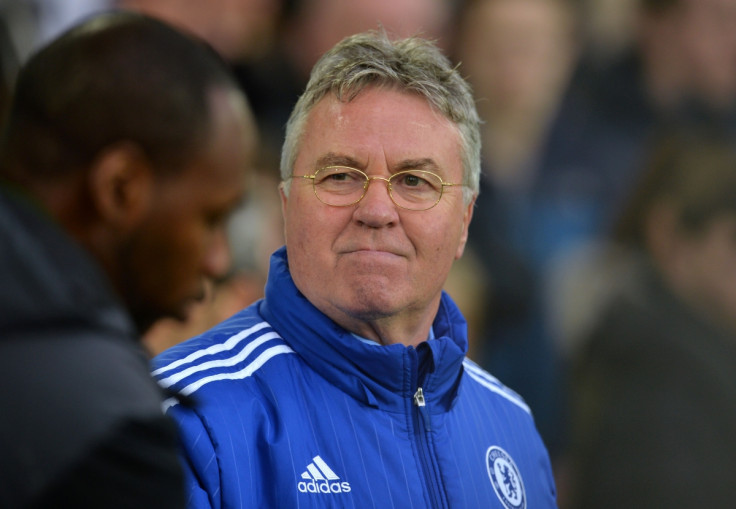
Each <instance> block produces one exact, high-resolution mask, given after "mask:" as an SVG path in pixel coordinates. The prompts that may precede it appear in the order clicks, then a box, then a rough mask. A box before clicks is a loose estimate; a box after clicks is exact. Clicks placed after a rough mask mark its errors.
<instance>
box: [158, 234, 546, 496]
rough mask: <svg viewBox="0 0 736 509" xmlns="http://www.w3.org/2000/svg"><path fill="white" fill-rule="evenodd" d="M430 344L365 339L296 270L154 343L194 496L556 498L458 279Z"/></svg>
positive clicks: (274, 267)
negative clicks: (464, 307)
mask: <svg viewBox="0 0 736 509" xmlns="http://www.w3.org/2000/svg"><path fill="white" fill-rule="evenodd" d="M433 329H434V334H435V338H434V339H431V340H429V341H426V342H424V343H422V344H421V345H420V346H419V347H418V348H413V347H407V346H404V345H400V344H397V345H390V346H381V345H378V344H367V343H365V342H363V341H360V340H358V339H356V338H355V337H354V336H353V335H352V334H350V333H349V332H348V331H346V330H344V329H342V328H341V327H339V326H338V325H337V324H335V323H334V322H332V321H331V320H330V319H329V318H327V317H326V316H325V315H323V314H322V313H321V312H319V311H318V310H317V309H316V308H314V307H313V306H312V305H311V304H310V303H309V302H308V301H307V300H306V299H305V298H304V296H302V295H301V294H300V293H299V291H298V290H297V289H296V287H295V286H294V284H293V282H292V279H291V276H290V274H289V271H288V267H287V263H286V252H285V250H284V249H283V248H282V249H281V250H279V251H277V252H276V253H275V254H274V256H273V257H272V260H271V269H270V273H269V280H268V283H267V285H266V294H265V299H264V300H261V301H259V302H257V303H255V304H253V305H252V306H250V307H248V308H246V309H245V310H243V311H241V312H240V313H238V314H236V315H235V316H233V317H232V318H230V319H229V320H227V321H225V322H223V323H221V324H220V325H218V326H216V327H215V328H213V329H211V330H210V331H208V332H206V333H204V334H202V335H201V336H198V337H196V338H193V339H191V340H189V341H186V342H184V343H182V344H180V345H177V346H175V347H174V348H172V349H170V350H168V351H166V352H164V353H162V354H161V355H159V356H158V357H157V358H156V359H154V376H156V377H157V379H158V381H159V383H160V384H161V385H162V386H164V387H166V388H168V389H171V390H173V391H175V392H177V393H180V394H182V395H184V396H188V397H189V398H190V399H191V400H192V401H193V405H187V406H185V405H183V404H182V403H179V400H174V399H172V400H169V401H168V402H167V403H166V404H165V406H166V407H167V412H168V413H169V414H170V415H171V416H172V417H173V418H174V419H175V420H176V421H177V422H178V425H179V427H180V431H181V436H182V442H183V449H184V453H183V454H184V462H185V469H186V471H187V473H188V496H189V504H190V506H191V507H214V508H226V507H227V508H229V507H246V508H259V509H260V508H279V507H288V508H292V507H293V508H296V507H299V508H333V507H335V508H337V507H340V508H380V509H384V508H397V509H407V508H417V509H419V508H445V507H452V508H481V507H482V508H499V509H522V508H530V509H546V508H551V507H556V504H555V487H554V482H553V479H552V471H551V467H550V462H549V458H548V455H547V451H546V449H545V447H544V445H543V444H542V441H541V439H540V437H539V435H538V433H537V431H536V429H535V426H534V422H533V419H532V416H531V415H530V412H529V408H528V407H527V406H526V404H525V403H524V402H523V401H522V399H521V398H520V397H519V396H518V395H516V394H515V393H513V392H512V391H510V390H509V389H507V388H505V387H504V386H503V385H502V384H500V383H499V382H498V381H497V380H496V379H495V378H493V377H492V376H490V375H489V374H488V373H486V372H485V371H483V370H482V369H480V368H479V367H478V366H477V365H475V364H474V363H472V362H471V361H469V360H467V359H465V358H464V355H465V351H466V349H467V339H466V323H465V320H464V319H463V317H462V316H461V314H460V312H459V310H458V309H457V307H456V306H455V304H454V303H453V302H452V300H451V299H450V297H449V296H448V295H446V294H443V296H442V302H441V305H440V309H439V312H438V314H437V317H436V319H435V322H434V326H433Z"/></svg>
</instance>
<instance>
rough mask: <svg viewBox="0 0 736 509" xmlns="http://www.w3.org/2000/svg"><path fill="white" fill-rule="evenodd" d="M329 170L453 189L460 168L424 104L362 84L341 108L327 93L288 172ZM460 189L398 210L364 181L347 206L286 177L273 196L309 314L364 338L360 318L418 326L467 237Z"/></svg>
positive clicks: (444, 127) (448, 135) (452, 138)
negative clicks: (397, 176) (286, 187)
mask: <svg viewBox="0 0 736 509" xmlns="http://www.w3.org/2000/svg"><path fill="white" fill-rule="evenodd" d="M328 165H345V166H351V167H354V168H358V169H360V170H362V171H363V172H365V173H366V174H367V175H369V176H371V177H373V176H381V177H385V178H387V177H389V176H390V175H391V174H393V173H396V172H398V171H401V170H405V169H408V168H421V169H425V170H429V171H432V172H434V173H436V174H438V175H439V176H441V177H442V179H443V180H444V181H445V182H452V183H460V182H462V179H463V168H462V162H461V157H460V141H459V134H458V131H457V129H456V128H455V126H454V125H453V124H452V123H451V122H450V121H449V120H447V119H446V118H444V117H443V116H442V115H440V114H439V113H436V112H435V111H434V110H432V109H431V108H430V106H429V104H428V103H427V102H426V100H425V99H423V98H421V97H419V96H417V95H413V94H408V93H403V92H398V91H395V90H387V89H377V88H370V89H367V90H364V91H363V92H362V93H360V94H359V95H358V96H357V98H355V99H354V100H353V101H351V102H348V103H343V102H340V101H338V100H337V99H336V98H335V97H334V96H331V95H328V96H327V97H325V98H324V99H322V100H321V101H320V102H319V103H318V104H317V105H316V106H315V107H314V109H313V110H312V112H311V113H310V116H309V118H308V120H307V123H306V126H305V128H304V134H303V137H302V139H301V144H300V151H299V154H298V156H297V158H296V161H295V164H294V175H309V174H313V173H314V172H315V171H317V170H318V169H320V168H322V167H324V166H328ZM462 195H463V192H462V187H459V186H458V187H446V188H445V190H444V193H443V195H442V199H441V200H440V202H439V203H438V204H437V205H436V206H435V207H433V208H431V209H429V210H425V211H411V210H404V209H401V208H398V207H397V206H396V205H394V203H393V202H392V201H391V199H390V197H389V194H388V191H387V188H386V184H385V183H384V182H383V181H379V180H376V181H372V182H371V184H370V186H369V187H368V190H367V192H366V194H365V196H364V197H363V199H362V200H361V201H360V202H359V203H357V204H356V205H353V206H349V207H332V206H329V205H325V204H324V203H322V202H320V201H319V200H318V199H317V198H316V197H315V195H314V193H313V191H312V184H311V181H309V180H307V179H294V180H293V181H292V183H291V189H290V193H289V196H288V197H286V196H285V195H283V193H282V206H283V211H284V219H285V233H286V243H287V251H288V258H289V268H290V271H291V274H292V276H293V278H294V282H295V284H296V286H297V288H299V290H300V291H301V292H302V293H303V294H304V295H305V296H306V297H307V298H308V299H309V301H310V302H312V303H313V304H314V305H315V306H316V307H317V308H318V309H320V310H321V311H322V312H324V313H325V314H327V315H328V316H330V317H331V318H332V319H333V320H335V321H336V322H338V323H340V324H341V325H343V326H345V327H346V328H348V329H349V330H352V331H353V332H356V333H358V334H362V335H364V336H366V337H371V336H372V335H371V334H370V333H369V332H368V331H367V330H366V329H365V324H366V322H373V321H376V320H384V319H389V320H398V322H394V323H403V324H406V325H409V324H411V323H414V322H412V321H417V320H419V321H423V322H426V321H427V320H429V321H430V322H431V319H432V318H433V317H434V314H435V313H436V310H437V306H438V304H439V298H440V294H441V290H442V286H443V284H444V283H445V280H446V278H447V274H448V272H449V270H450V267H451V265H452V263H453V261H454V260H455V259H457V258H459V257H460V256H461V255H462V252H463V249H464V246H465V242H466V240H467V231H468V224H469V222H470V218H471V215H472V204H469V205H466V204H464V203H463V196H462Z"/></svg>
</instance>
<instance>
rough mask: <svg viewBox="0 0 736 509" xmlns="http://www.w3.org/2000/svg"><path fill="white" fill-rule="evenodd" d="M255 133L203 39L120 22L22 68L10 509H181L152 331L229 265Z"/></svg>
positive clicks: (8, 242)
mask: <svg viewBox="0 0 736 509" xmlns="http://www.w3.org/2000/svg"><path fill="white" fill-rule="evenodd" d="M253 135H254V131H253V124H252V118H251V116H250V112H249V110H248V106H247V103H246V101H245V98H244V97H243V96H242V95H241V93H240V92H238V88H237V85H236V84H235V83H234V82H233V81H232V78H231V76H230V75H229V71H228V70H227V67H226V66H225V65H224V64H223V63H222V62H221V61H220V59H219V57H217V56H216V55H215V53H214V52H213V51H212V50H211V49H210V48H209V47H208V46H206V45H205V44H203V43H201V42H200V41H199V40H196V39H193V38H191V37H190V36H188V35H184V34H182V33H180V32H178V31H175V30H174V29H172V28H170V27H169V26H168V25H165V24H163V23H161V22H159V21H156V20H154V19H152V18H148V17H145V16H142V15H138V14H132V13H124V12H119V11H113V12H109V13H105V14H99V15H97V16H95V17H93V18H90V19H88V20H85V21H83V22H82V23H81V24H80V25H77V26H76V27H73V28H71V29H70V30H69V31H68V32H66V33H65V34H63V35H61V36H60V37H59V38H58V39H56V40H55V41H53V42H51V43H50V44H49V45H47V46H46V47H44V48H42V49H40V50H39V51H38V53H36V54H35V55H34V56H32V57H31V58H30V60H29V61H28V62H27V64H26V65H25V67H24V68H23V69H22V70H21V72H20V74H19V76H18V81H17V86H16V89H15V97H14V101H13V104H12V106H11V110H10V115H9V118H8V122H7V124H6V126H5V130H4V136H3V139H2V146H1V149H0V178H1V179H2V182H1V183H0V259H1V260H2V264H0V282H2V284H1V285H0V385H1V386H2V387H3V390H2V391H0V415H1V416H2V417H0V507H13V508H16V507H105V508H108V507H131V508H132V507H136V508H138V507H156V508H162V507H182V506H183V505H184V491H183V476H182V471H181V465H180V460H179V456H178V454H177V439H176V428H175V426H174V424H173V423H172V422H171V421H170V419H169V418H167V417H165V416H164V414H163V412H162V409H161V403H162V401H163V400H164V396H163V394H162V391H161V390H160V387H159V386H157V384H156V383H155V381H154V380H153V379H152V378H151V375H150V369H149V362H150V358H149V356H148V355H147V353H146V352H145V350H144V348H143V346H142V345H141V343H140V342H139V337H140V333H142V332H143V331H145V330H146V329H147V328H148V326H149V325H151V323H152V322H153V321H154V320H156V319H157V318H159V317H162V316H179V317H182V316H184V314H185V312H186V308H187V307H188V305H189V303H190V302H191V301H194V300H196V299H197V298H198V297H199V296H200V294H201V292H202V290H203V286H202V285H203V279H204V278H206V277H218V276H220V275H221V274H222V273H224V271H225V270H226V269H227V264H228V256H229V255H228V251H227V244H226V238H225V233H224V232H225V230H224V228H225V224H224V220H225V217H226V216H227V215H228V214H229V211H230V210H231V209H232V208H233V207H234V206H235V205H236V204H237V203H238V202H239V201H240V199H241V195H242V193H243V192H244V185H245V168H246V167H247V164H248V158H249V157H250V156H249V152H250V150H251V148H250V144H251V143H253V141H249V140H252V136H253Z"/></svg>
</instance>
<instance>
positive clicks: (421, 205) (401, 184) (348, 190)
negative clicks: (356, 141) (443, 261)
mask: <svg viewBox="0 0 736 509" xmlns="http://www.w3.org/2000/svg"><path fill="white" fill-rule="evenodd" d="M291 178H305V179H310V180H311V181H312V188H313V190H314V195H315V196H316V197H317V199H318V200H319V201H321V202H322V203H324V204H325V205H330V206H332V207H349V206H350V205H355V204H356V203H358V202H359V201H360V200H362V199H363V197H364V196H365V193H366V192H367V191H368V185H369V184H370V183H371V180H383V181H384V182H386V187H387V188H388V195H389V196H390V197H391V201H393V202H394V203H395V204H396V206H397V207H400V208H402V209H407V210H417V211H421V210H429V209H431V208H432V207H434V206H435V205H437V204H438V203H439V201H440V198H442V192H443V191H444V189H445V187H451V186H462V184H452V183H450V182H444V181H443V180H442V178H441V177H440V176H439V175H435V174H434V173H432V172H431V171H425V170H407V171H400V172H398V173H394V174H393V175H391V176H390V177H389V178H385V177H369V176H368V175H366V174H365V173H363V172H362V171H360V170H358V169H355V168H350V167H347V166H325V167H324V168H320V169H319V170H317V171H316V172H315V173H314V175H293V176H292V177H291Z"/></svg>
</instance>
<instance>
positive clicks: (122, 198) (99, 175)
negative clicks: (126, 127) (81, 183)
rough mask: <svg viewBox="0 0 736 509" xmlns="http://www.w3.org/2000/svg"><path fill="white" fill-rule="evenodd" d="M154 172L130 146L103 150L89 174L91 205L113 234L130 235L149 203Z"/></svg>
mask: <svg viewBox="0 0 736 509" xmlns="http://www.w3.org/2000/svg"><path fill="white" fill-rule="evenodd" d="M154 178H155V175H154V171H153V167H152V165H151V162H150V161H149V159H148V157H146V155H145V154H144V153H143V151H142V150H141V149H140V148H139V147H138V146H137V145H136V144H134V143H130V142H124V143H118V144H115V145H112V146H110V147H108V148H106V149H104V150H103V151H102V152H101V153H100V154H99V155H98V156H97V158H96V159H95V161H94V162H93V164H92V167H91V169H90V172H89V188H90V194H91V197H92V202H93V203H94V206H95V207H96V211H97V214H98V217H99V218H100V220H101V221H102V222H103V223H104V224H106V225H107V226H108V227H110V228H112V229H114V230H115V231H130V230H131V229H132V228H135V227H136V226H137V225H138V224H139V223H140V222H141V221H142V220H143V219H144V218H145V215H146V211H147V210H148V208H149V207H150V205H151V201H152V199H153V187H154V183H155V182H154Z"/></svg>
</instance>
